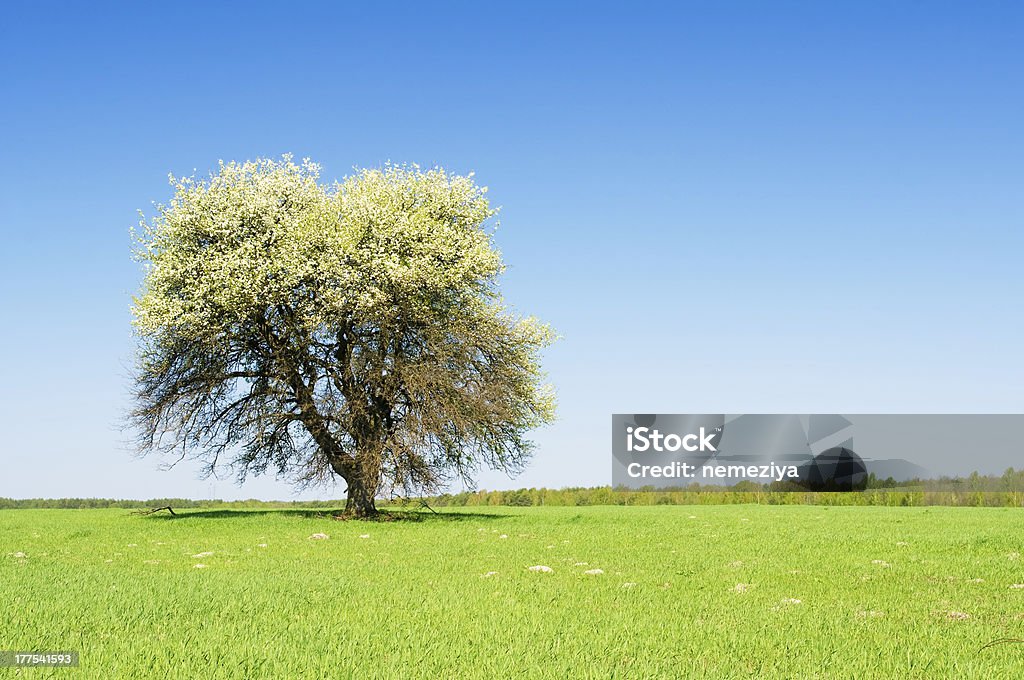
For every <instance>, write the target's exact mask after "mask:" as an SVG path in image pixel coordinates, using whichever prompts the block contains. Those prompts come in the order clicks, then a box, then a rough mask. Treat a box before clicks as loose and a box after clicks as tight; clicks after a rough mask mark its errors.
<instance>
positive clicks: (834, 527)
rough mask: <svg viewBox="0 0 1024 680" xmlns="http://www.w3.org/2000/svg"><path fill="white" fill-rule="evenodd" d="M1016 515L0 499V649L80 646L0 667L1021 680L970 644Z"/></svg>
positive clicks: (980, 634) (1005, 613) (1023, 658)
mask: <svg viewBox="0 0 1024 680" xmlns="http://www.w3.org/2000/svg"><path fill="white" fill-rule="evenodd" d="M1022 521H1024V514H1022V513H1021V511H1020V510H1014V509H1002V508H938V507H931V508H876V507H857V508H855V507H848V508H841V507H832V508H828V507H815V506H788V507H778V506H755V505H745V506H701V507H696V506H678V507H669V506H661V507H582V508H476V509H468V508H467V509H459V511H458V512H455V511H454V510H449V511H445V512H444V513H442V515H441V516H435V515H431V514H430V513H427V514H426V515H424V516H423V517H422V521H394V522H374V523H365V522H340V521H335V520H332V519H330V518H329V517H325V516H319V517H318V516H316V515H315V513H312V512H310V513H304V512H297V511H258V512H246V511H190V512H189V513H188V514H185V515H183V516H180V517H175V518H171V517H167V516H155V515H154V516H151V517H138V516H134V515H132V514H130V513H129V512H128V511H125V510H13V511H2V512H0V606H2V611H3V618H2V619H0V649H9V650H14V649H23V650H77V651H80V652H81V666H80V667H79V668H77V669H18V670H15V669H11V668H6V669H0V676H3V677H7V676H15V675H18V674H20V675H21V676H22V677H33V678H36V677H40V678H41V677H83V678H84V677H88V678H253V677H268V678H293V677H296V678H347V677H372V678H466V677H469V678H473V677H486V678H491V677H502V678H505V677H513V676H517V677H539V678H578V677H593V678H611V677H616V678H619V677H621V678H648V677H665V678H679V677H695V678H696V677H749V676H755V677H786V678H812V677H821V678H868V677H877V678H892V677H920V678H950V677H976V678H1019V677H1022V676H1024V644H1003V645H999V646H995V647H991V648H989V649H985V650H984V651H979V648H980V647H982V646H983V645H984V644H985V643H987V642H989V641H992V640H995V639H998V638H1006V637H1018V636H1019V637H1024V587H1021V588H1017V587H1014V584H1024V557H1021V554H1022V553H1024V532H1022V531H1021V528H1022ZM319 532H323V533H326V534H328V535H329V536H330V538H329V539H319V540H318V539H311V538H310V536H311V535H312V534H315V533H319ZM197 565H205V566H204V567H198V566H197ZM539 565H543V566H547V567H550V568H551V569H552V570H553V571H552V572H549V573H544V572H536V571H530V570H529V569H528V568H529V567H531V566H539ZM593 569H600V570H602V571H603V573H602V574H596V575H588V574H586V573H584V572H586V571H587V570H593Z"/></svg>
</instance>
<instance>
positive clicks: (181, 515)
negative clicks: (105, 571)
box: [143, 508, 512, 523]
mask: <svg viewBox="0 0 1024 680" xmlns="http://www.w3.org/2000/svg"><path fill="white" fill-rule="evenodd" d="M342 512H344V508H337V509H329V508H317V509H312V508H306V509H295V508H281V509H277V508H268V509H240V510H215V509H190V508H185V509H182V510H176V511H175V514H174V515H171V514H169V513H155V514H151V515H145V516H144V517H143V519H146V520H160V521H176V520H183V519H189V518H196V519H231V518H238V517H268V516H270V515H284V516H288V517H302V518H304V519H330V520H335V521H339V522H428V523H429V522H472V521H476V520H495V519H503V518H508V517H511V516H512V514H511V513H509V514H501V515H498V514H494V513H486V512H461V511H458V510H447V509H442V510H435V511H433V512H432V511H430V510H399V509H393V508H387V509H384V510H381V511H380V514H379V515H377V517H374V518H370V519H353V518H350V517H343V516H342Z"/></svg>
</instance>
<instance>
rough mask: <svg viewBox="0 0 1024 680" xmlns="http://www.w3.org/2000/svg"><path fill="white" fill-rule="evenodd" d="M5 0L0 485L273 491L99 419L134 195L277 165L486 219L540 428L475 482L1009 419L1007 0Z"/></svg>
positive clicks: (126, 347)
mask: <svg viewBox="0 0 1024 680" xmlns="http://www.w3.org/2000/svg"><path fill="white" fill-rule="evenodd" d="M19 5H20V6H10V5H8V6H7V7H6V8H5V10H4V16H3V19H2V20H0V69H2V70H0V74H2V76H0V78H2V81H0V86H2V88H0V92H2V93H3V105H2V106H0V130H2V138H0V155H2V161H3V162H2V163H0V228H2V230H3V240H2V247H0V291H2V293H0V294H2V296H3V298H2V301H3V312H4V317H3V318H4V324H3V332H2V333H0V381H2V391H0V428H2V430H3V436H2V437H0V463H2V472H0V496H13V497H34V496H104V497H107V496H113V497H133V498H137V497H142V498H146V497H154V496H187V497H197V498H204V497H210V496H211V495H216V496H218V497H223V498H239V497H241V498H247V497H261V498H293V497H294V496H293V495H292V492H291V490H290V488H289V487H287V486H285V485H283V484H280V483H277V482H274V481H273V480H272V479H261V480H256V481H254V482H251V483H247V484H246V485H245V486H243V487H241V488H238V487H236V486H234V485H233V484H232V482H231V481H230V480H221V481H216V480H207V481H202V480H199V479H197V476H196V471H197V468H196V467H195V466H194V465H192V466H190V465H188V464H187V463H182V464H181V465H180V466H179V467H178V468H177V469H175V470H173V471H171V472H161V471H158V470H157V465H158V462H159V461H158V460H156V459H153V458H147V459H143V460H138V459H135V458H133V457H132V456H131V455H130V453H129V452H128V450H127V448H126V446H125V444H124V442H125V440H126V438H127V435H126V434H125V433H122V432H121V430H120V424H121V418H122V415H123V413H124V411H125V410H126V409H127V407H128V405H129V402H128V397H127V387H128V379H127V376H128V367H129V366H130V365H131V362H132V351H133V340H132V337H131V332H130V326H129V321H130V313H129V304H130V298H131V295H132V293H133V292H134V291H135V290H136V288H137V287H138V285H139V281H140V271H139V269H138V267H137V265H136V264H135V263H134V262H133V261H132V260H131V259H130V256H129V250H130V247H131V243H130V239H129V235H128V229H129V227H131V226H132V225H133V224H135V223H136V221H137V218H136V211H137V210H139V209H142V210H144V211H148V212H149V213H150V214H152V203H153V202H154V201H163V200H166V199H167V198H168V197H169V195H170V187H169V186H168V185H167V181H166V176H167V173H168V172H174V173H175V174H191V173H192V170H193V168H195V169H196V170H197V171H198V173H199V174H204V175H205V174H206V173H208V172H209V171H210V170H211V169H212V168H214V167H215V166H216V163H217V161H218V159H225V160H245V159H250V158H254V157H256V156H279V155H280V154H282V153H285V152H292V153H294V154H295V155H296V156H297V157H303V156H309V157H312V158H313V159H314V160H317V161H319V162H320V163H321V164H322V165H323V168H324V176H325V178H326V179H328V180H330V179H334V178H340V177H342V176H344V175H346V174H348V173H349V172H350V171H351V169H352V167H353V166H377V165H380V164H381V163H383V162H385V161H387V160H392V161H403V162H415V163H419V164H421V165H427V166H429V165H434V164H439V165H443V166H445V167H446V168H449V169H451V170H455V171H459V172H468V171H470V170H473V171H475V172H476V173H477V178H478V179H479V180H480V181H481V182H482V183H484V184H487V185H488V186H489V187H490V194H489V195H490V196H491V198H492V200H494V201H495V202H496V203H498V204H500V205H501V206H503V211H502V226H501V228H500V229H499V231H498V233H497V241H498V244H499V246H500V248H501V249H502V251H503V252H504V254H505V258H506V261H507V263H508V265H509V270H508V273H507V276H506V277H505V279H504V283H503V289H504V292H505V294H506V297H507V299H508V301H509V302H510V303H511V304H512V305H514V306H515V307H516V308H517V309H518V310H520V311H521V312H524V313H531V314H536V315H537V316H539V317H541V318H543V319H544V320H546V321H549V322H550V323H551V324H553V325H554V326H555V328H556V329H557V330H558V331H559V333H560V334H561V335H562V340H561V341H560V342H559V343H558V344H557V345H556V346H555V347H553V348H552V349H550V350H549V351H548V353H547V355H546V366H547V368H548V370H549V373H550V378H551V381H552V382H553V383H554V385H555V386H556V388H557V390H558V394H559V401H560V419H559V421H558V422H557V423H556V424H554V425H552V426H550V427H548V428H546V429H544V430H542V431H539V432H537V433H536V441H537V442H538V445H539V449H538V452H537V455H536V457H535V460H534V462H533V464H532V465H531V467H530V468H529V470H528V471H527V472H526V473H525V474H524V475H522V476H521V477H520V478H519V479H516V480H509V479H508V478H507V477H505V476H504V475H495V474H485V475H483V476H482V477H481V482H480V485H481V486H482V487H485V488H512V487H518V486H540V485H545V486H554V487H558V486H565V485H597V484H607V483H610V477H611V467H610V443H609V434H610V417H609V416H610V414H611V413H615V412H625V413H634V412H668V413H672V412H680V413H688V412H696V413H719V412H726V413H747V412H793V413H809V412H825V413H828V412H839V413H843V412H846V413H857V412H913V413H927V412H978V413H985V412H996V413H1002V412H1021V411H1024V357H1022V352H1021V337H1022V330H1024V323H1022V318H1024V317H1022V307H1024V302H1022V297H1024V296H1022V292H1024V285H1022V284H1024V271H1022V267H1021V263H1022V254H1024V236H1022V227H1024V191H1022V190H1024V50H1022V49H1021V45H1022V44H1024V6H1022V5H1021V4H1020V3H1014V2H961V3H954V2H932V3H924V2H902V3H894V2H875V3H873V2H863V1H858V2H825V3H822V2H806V3H798V2H786V1H779V2H771V3H736V2H722V3H713V2H691V3H681V4H678V3H673V5H672V6H671V8H669V6H668V5H665V6H662V7H657V6H654V5H647V6H639V5H640V4H639V3H619V4H618V5H617V6H599V5H596V4H593V3H586V4H584V3H579V4H568V3H566V4H562V5H561V6H556V7H553V6H550V5H549V3H538V4H532V3H527V2H514V3H505V7H503V8H501V7H496V6H495V5H494V4H493V3H484V2H477V3H460V4H448V3H410V4H408V5H401V4H397V3H386V4H384V3H379V4H377V5H376V8H374V3H330V4H328V3H324V4H322V5H314V4H303V3H289V4H285V3H280V6H279V7H270V6H264V5H261V4H259V3H232V4H229V5H225V6H223V7H218V6H216V5H215V4H213V3H194V4H190V3H188V2H177V3H158V4H154V3H131V4H128V3H125V4H124V5H122V6H113V5H105V4H102V3H79V4H77V5H72V4H68V5H66V6H64V5H56V4H52V3H27V2H26V3H19ZM343 488H344V487H338V488H337V489H333V490H330V489H328V490H325V491H322V492H311V493H306V494H304V495H303V496H302V497H303V498H308V497H335V498H336V497H338V496H339V495H340V494H341V490H342V489H343Z"/></svg>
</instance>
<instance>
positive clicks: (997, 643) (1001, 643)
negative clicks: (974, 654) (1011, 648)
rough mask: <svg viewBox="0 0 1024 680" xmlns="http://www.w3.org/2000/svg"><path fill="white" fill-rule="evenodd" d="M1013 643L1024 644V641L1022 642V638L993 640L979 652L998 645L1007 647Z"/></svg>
mask: <svg viewBox="0 0 1024 680" xmlns="http://www.w3.org/2000/svg"><path fill="white" fill-rule="evenodd" d="M1013 642H1024V640H1021V639H1020V638H1000V639H998V640H993V641H992V642H990V643H988V644H987V645H985V646H984V647H982V648H981V649H979V650H978V651H979V652H980V651H982V650H985V649H988V648H989V647H995V646H996V645H1005V644H1008V643H1013Z"/></svg>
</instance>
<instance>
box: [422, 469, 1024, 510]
mask: <svg viewBox="0 0 1024 680" xmlns="http://www.w3.org/2000/svg"><path fill="white" fill-rule="evenodd" d="M424 500H425V501H426V502H427V503H428V504H430V505H431V506H437V507H459V506H480V505H484V506H486V505H508V506H534V505H538V506H539V505H729V504H736V503H763V504H768V505H889V506H893V505H895V506H919V505H952V506H995V507H1021V506H1024V470H1019V471H1017V470H1014V469H1013V468H1010V469H1008V470H1007V471H1006V472H1005V473H1003V474H1002V475H999V476H994V475H979V474H978V473H976V472H975V473H972V474H971V475H970V476H968V477H963V478H951V477H942V478H939V479H934V480H921V479H912V480H909V481H904V482H897V481H895V480H894V479H892V478H891V477H890V478H888V479H878V478H876V477H875V476H874V475H873V474H872V475H869V476H868V480H867V489H866V490H864V491H859V492H850V493H834V492H833V493H828V492H810V491H806V490H804V489H801V488H800V487H799V486H797V485H796V484H793V483H792V482H773V483H771V484H764V485H761V484H756V483H754V482H750V481H743V482H739V483H738V484H735V485H733V486H731V487H720V486H719V487H708V486H704V487H701V486H700V485H698V484H693V485H691V486H688V487H685V488H678V489H668V490H655V489H653V488H644V489H640V490H628V489H613V488H612V487H610V486H600V487H575V488H566V489H546V488H539V489H516V490H514V491H464V492H461V493H456V494H441V495H439V496H433V497H430V498H426V499H424Z"/></svg>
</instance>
